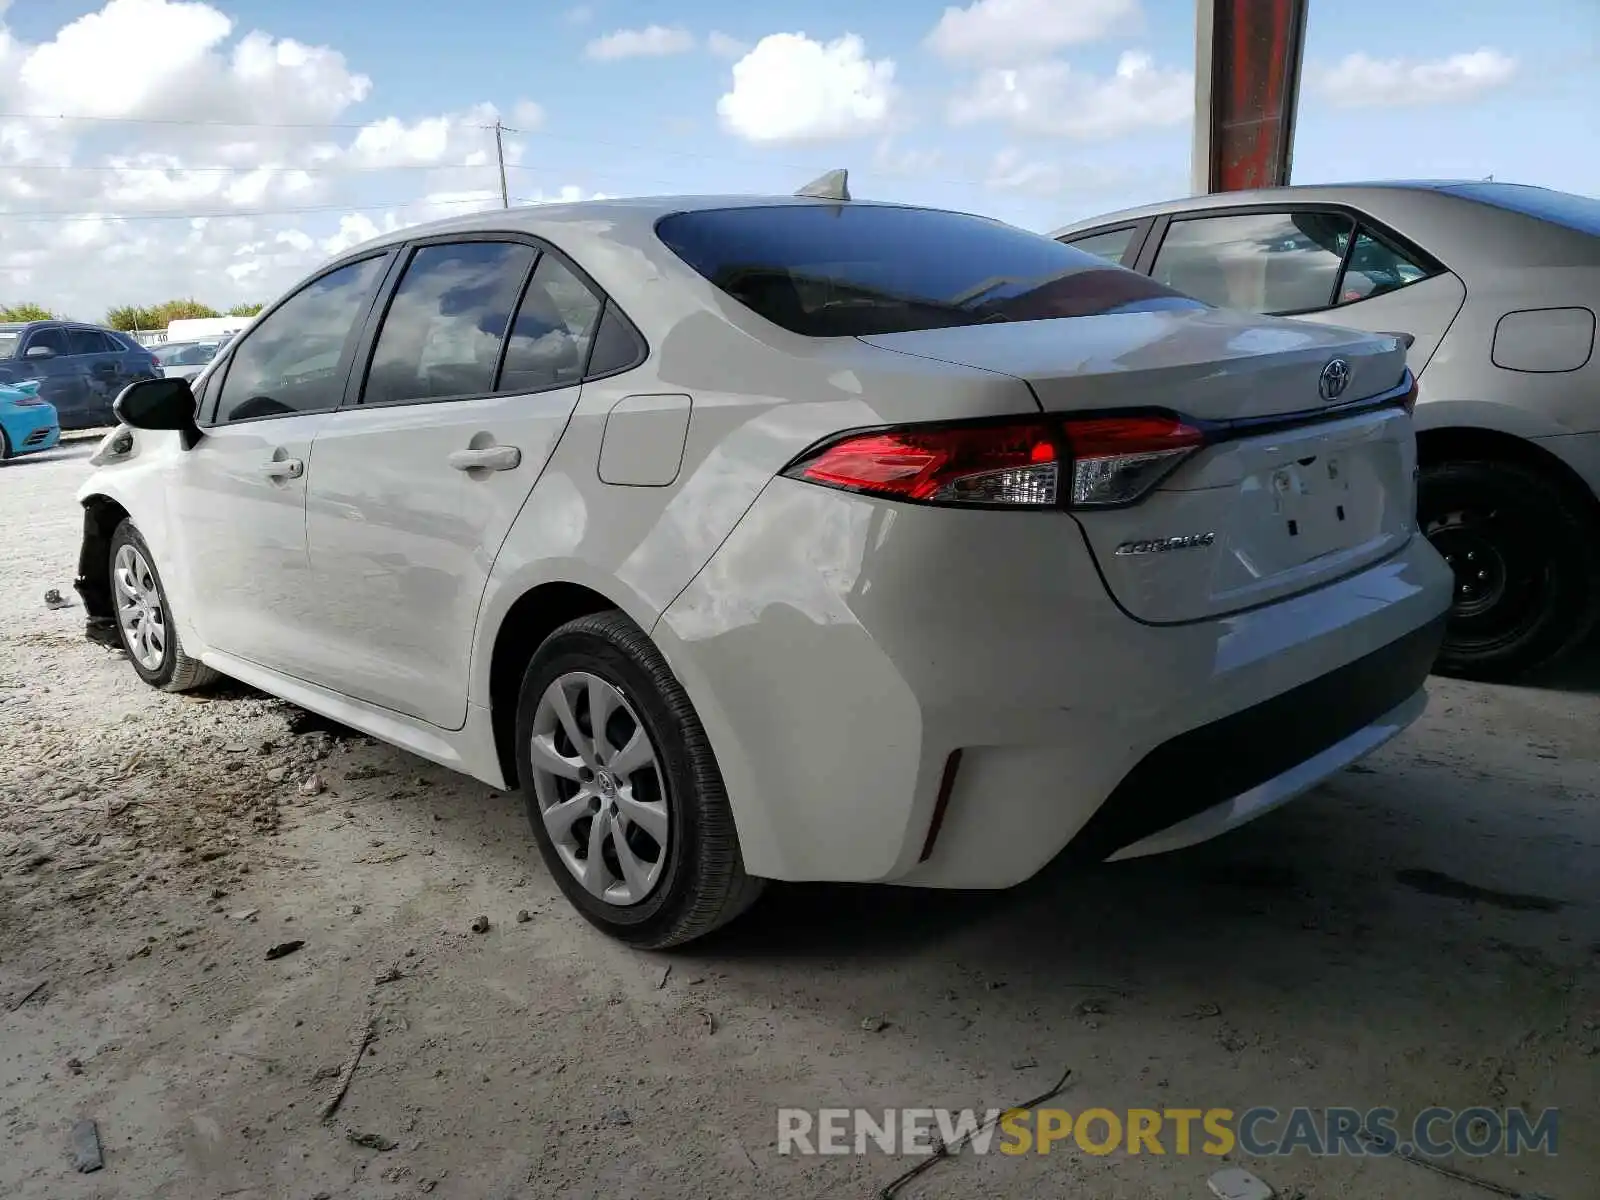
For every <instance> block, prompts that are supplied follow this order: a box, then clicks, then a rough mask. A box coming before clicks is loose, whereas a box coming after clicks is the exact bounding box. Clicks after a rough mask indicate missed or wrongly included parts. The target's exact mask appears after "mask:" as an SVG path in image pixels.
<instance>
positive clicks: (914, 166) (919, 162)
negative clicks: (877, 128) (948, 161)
mask: <svg viewBox="0 0 1600 1200" xmlns="http://www.w3.org/2000/svg"><path fill="white" fill-rule="evenodd" d="M943 162H944V154H943V152H942V151H940V150H938V149H902V148H901V147H900V146H897V145H896V144H895V143H894V141H893V140H892V139H890V138H884V139H883V140H882V141H880V142H879V143H878V148H877V149H876V150H874V151H873V152H872V167H873V169H874V170H875V171H881V172H883V174H885V175H894V176H916V175H927V174H929V173H930V172H933V171H936V170H938V169H939V166H940V164H941V163H943Z"/></svg>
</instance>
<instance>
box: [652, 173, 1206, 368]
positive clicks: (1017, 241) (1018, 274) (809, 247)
mask: <svg viewBox="0 0 1600 1200" xmlns="http://www.w3.org/2000/svg"><path fill="white" fill-rule="evenodd" d="M656 234H657V236H658V237H660V238H661V240H662V241H663V242H664V243H665V244H666V245H667V246H668V247H669V248H670V249H671V250H672V251H673V252H674V253H676V254H677V255H678V256H679V257H680V258H682V259H683V260H684V261H685V262H687V263H688V264H689V265H690V266H691V267H693V268H694V269H695V270H696V271H698V272H699V273H700V274H701V275H703V276H704V277H705V278H706V279H708V280H710V281H711V282H712V283H713V284H715V285H716V286H717V287H718V288H720V289H721V290H722V291H724V292H726V293H727V294H728V295H730V296H732V297H733V298H734V299H736V300H738V301H740V302H741V303H743V304H744V305H745V306H746V307H748V308H750V309H752V310H754V311H755V312H757V313H759V314H760V315H761V316H763V317H765V318H766V319H767V320H769V321H771V322H773V323H774V324H776V325H780V326H782V327H783V328H785V329H787V330H789V331H791V332H793V333H799V334H805V335H808V336H811V337H860V336H865V335H868V334H878V333H901V332H905V331H909V330H916V329H939V328H944V327H948V326H953V325H977V324H982V323H984V322H993V321H1042V320H1049V319H1051V318H1055V317H1083V316H1095V315H1099V314H1103V313H1113V312H1135V311H1148V310H1151V309H1158V308H1203V307H1205V305H1203V304H1201V303H1199V302H1198V301H1196V300H1193V299H1190V298H1189V297H1187V296H1184V295H1181V294H1180V293H1178V292H1175V291H1173V290H1172V289H1171V288H1168V287H1165V286H1163V285H1161V284H1159V283H1156V282H1155V281H1154V280H1151V279H1148V278H1146V277H1145V276H1143V275H1138V274H1135V273H1134V272H1132V271H1127V270H1124V269H1123V268H1121V267H1118V266H1115V265H1113V264H1110V263H1107V262H1106V261H1105V260H1104V259H1102V258H1098V257H1096V256H1094V255H1092V254H1086V253H1084V252H1083V251H1081V250H1076V249H1073V248H1072V247H1070V246H1065V245H1062V244H1061V243H1060V242H1055V241H1051V240H1050V239H1049V238H1047V237H1044V236H1042V235H1040V234H1034V233H1028V232H1026V231H1025V230H1021V229H1017V228H1014V227H1013V226H1010V225H1004V224H1001V223H1000V222H998V221H991V220H989V219H987V218H984V217H974V216H967V215H964V214H961V213H950V212H941V211H936V210H932V209H921V208H894V207H889V206H885V205H870V204H840V205H833V204H796V205H777V206H771V207H752V208H730V209H711V210H706V211H701V212H687V213H677V214H675V215H673V216H670V217H664V218H662V220H661V221H659V222H658V223H657V225H656Z"/></svg>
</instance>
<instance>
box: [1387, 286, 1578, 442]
mask: <svg viewBox="0 0 1600 1200" xmlns="http://www.w3.org/2000/svg"><path fill="white" fill-rule="evenodd" d="M1597 299H1600V268H1594V267H1542V268H1534V269H1523V270H1514V269H1496V270H1487V271H1484V272H1482V273H1480V274H1478V275H1474V276H1473V277H1472V278H1471V279H1470V280H1469V281H1468V293H1467V301H1466V304H1465V305H1464V306H1463V307H1462V310H1461V314H1460V315H1459V316H1458V317H1457V318H1456V320H1455V323H1454V324H1453V325H1452V326H1451V328H1450V332H1449V333H1448V334H1447V335H1446V336H1445V339H1444V341H1443V342H1442V343H1441V344H1440V346H1439V350H1438V352H1437V353H1436V354H1435V355H1434V356H1433V358H1432V360H1431V361H1430V362H1429V364H1428V369H1427V370H1426V371H1425V372H1424V373H1423V374H1422V376H1421V379H1420V381H1419V383H1420V392H1419V396H1418V403H1417V414H1416V417H1417V427H1418V429H1419V430H1420V429H1435V428H1444V427H1448V426H1452V425H1483V426H1486V427H1488V428H1493V429H1499V430H1501V431H1502V432H1507V433H1515V434H1517V435H1518V436H1521V437H1559V436H1564V435H1570V434H1582V433H1594V432H1596V431H1600V359H1597V357H1596V355H1595V353H1594V347H1593V346H1592V345H1591V347H1590V350H1589V354H1588V357H1587V359H1586V360H1585V361H1584V362H1583V363H1582V364H1581V365H1580V366H1577V367H1575V368H1572V369H1568V370H1552V371H1523V370H1511V369H1508V368H1506V367H1503V366H1500V365H1498V364H1497V363H1496V361H1495V357H1496V356H1495V353H1494V346H1495V336H1496V331H1497V329H1498V328H1499V326H1500V323H1501V321H1502V320H1503V319H1504V318H1505V317H1506V315H1507V314H1508V313H1518V312H1528V311H1537V310H1545V309H1552V308H1581V309H1584V310H1586V311H1588V312H1590V313H1593V312H1594V311H1595V308H1596V307H1597V305H1596V301H1597ZM1563 365H1566V364H1563Z"/></svg>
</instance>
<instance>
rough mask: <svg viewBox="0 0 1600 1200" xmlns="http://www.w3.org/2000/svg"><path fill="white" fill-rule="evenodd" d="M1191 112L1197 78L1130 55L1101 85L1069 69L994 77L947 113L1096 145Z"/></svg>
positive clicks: (1053, 65)
mask: <svg viewBox="0 0 1600 1200" xmlns="http://www.w3.org/2000/svg"><path fill="white" fill-rule="evenodd" d="M1193 112H1194V76H1193V75H1192V74H1191V73H1190V72H1188V71H1177V70H1163V69H1161V68H1158V67H1157V66H1156V65H1155V64H1154V62H1153V61H1152V60H1151V59H1150V56H1149V55H1146V54H1137V53H1134V52H1132V51H1130V52H1128V53H1126V54H1124V55H1123V56H1122V57H1121V58H1120V59H1119V60H1118V61H1117V69H1116V72H1115V73H1114V74H1113V75H1111V76H1109V77H1107V78H1100V77H1096V76H1093V75H1087V74H1084V73H1081V72H1078V71H1074V70H1073V69H1072V68H1071V67H1070V66H1068V65H1067V64H1066V63H1064V62H1044V63H1036V64H1034V65H1031V66H1026V67H1018V68H1015V69H1006V70H1000V69H991V70H986V71H984V72H982V73H980V74H979V76H978V77H977V79H976V80H975V81H974V82H973V84H972V86H971V87H970V88H969V89H968V90H967V91H965V92H964V93H962V94H960V95H958V96H956V98H955V99H954V100H953V101H952V102H951V105H950V120H951V122H952V123H953V124H955V125H972V124H977V123H979V122H984V121H1003V122H1005V123H1007V124H1009V125H1011V126H1012V127H1013V128H1015V129H1018V130H1020V131H1022V132H1024V133H1035V134H1049V135H1060V136H1065V137H1072V138H1078V139H1081V140H1094V139H1102V138H1111V137H1117V136H1119V135H1121V134H1125V133H1131V132H1133V131H1135V130H1139V129H1155V128H1162V127H1166V126H1173V125H1181V124H1182V123H1183V122H1185V121H1187V120H1189V119H1190V117H1191V116H1192V114H1193Z"/></svg>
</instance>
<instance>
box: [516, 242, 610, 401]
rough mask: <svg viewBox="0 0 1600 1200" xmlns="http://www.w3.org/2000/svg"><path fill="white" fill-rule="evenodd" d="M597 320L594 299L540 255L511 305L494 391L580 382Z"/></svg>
mask: <svg viewBox="0 0 1600 1200" xmlns="http://www.w3.org/2000/svg"><path fill="white" fill-rule="evenodd" d="M599 320H600V298H599V297H598V296H596V295H595V294H594V293H593V292H592V291H590V290H589V288H588V285H586V284H585V283H584V282H583V281H582V280H581V279H579V278H578V277H577V276H576V275H574V274H573V273H572V272H571V271H569V270H568V269H567V268H566V267H565V266H564V265H563V264H562V262H561V260H560V259H558V258H556V257H555V255H553V254H546V255H545V256H544V257H542V258H541V259H539V265H538V266H537V267H535V268H534V270H533V278H532V279H530V280H529V281H528V290H527V291H526V292H524V293H523V296H522V303H521V304H520V305H519V306H518V307H517V319H516V320H515V321H514V322H512V325H511V336H510V337H509V338H508V339H507V341H506V360H505V365H504V366H503V367H501V369H500V387H499V390H500V391H502V392H532V391H538V390H540V389H542V388H553V387H566V386H569V385H571V384H575V383H578V382H580V381H581V380H582V379H583V373H584V366H585V364H586V363H587V362H588V361H589V343H590V342H591V341H592V340H593V338H594V334H595V326H596V325H597V324H598V323H599Z"/></svg>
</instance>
